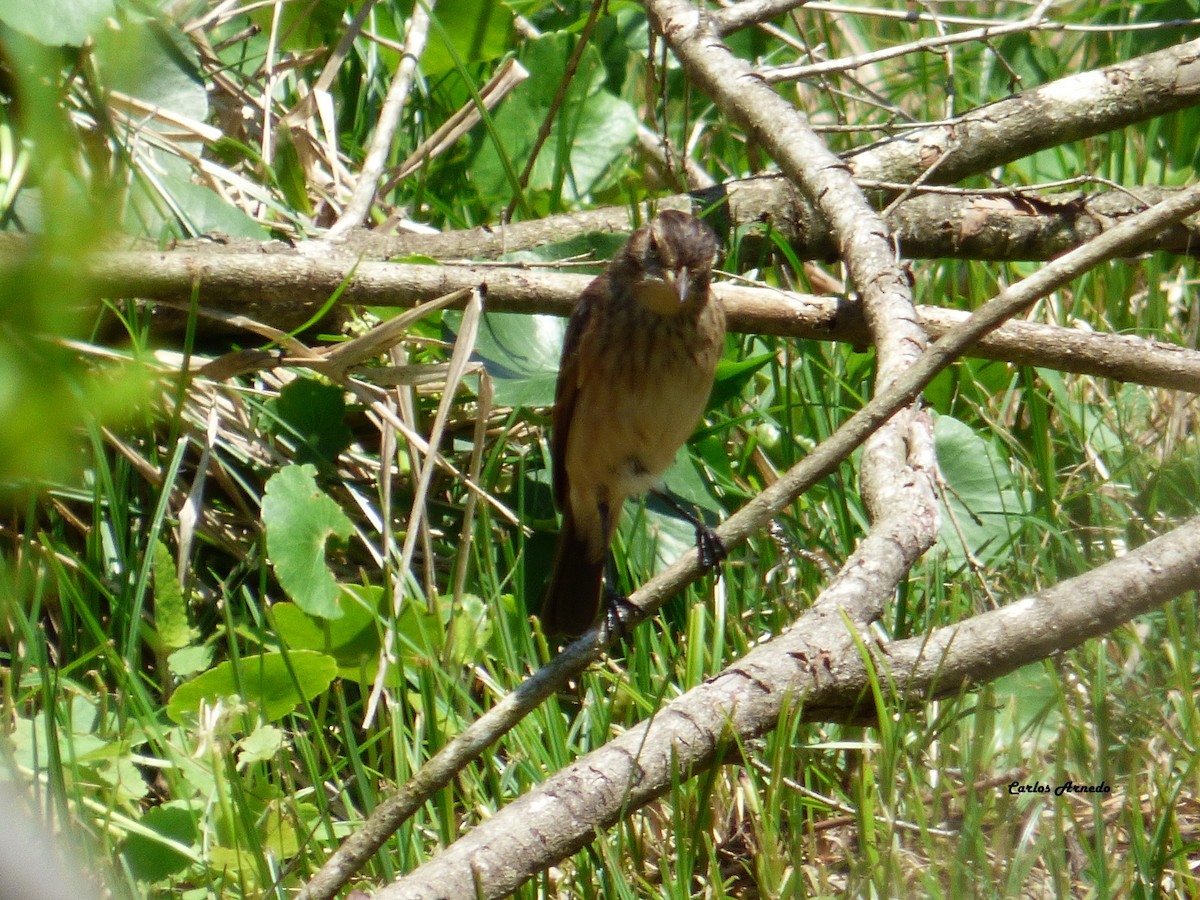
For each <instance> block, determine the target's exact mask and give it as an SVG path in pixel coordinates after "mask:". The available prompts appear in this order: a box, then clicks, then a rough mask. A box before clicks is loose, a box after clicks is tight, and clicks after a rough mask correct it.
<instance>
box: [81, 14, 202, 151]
mask: <svg viewBox="0 0 1200 900" xmlns="http://www.w3.org/2000/svg"><path fill="white" fill-rule="evenodd" d="M95 39H96V50H95V55H96V62H97V67H98V68H99V70H100V78H101V80H102V81H103V83H104V86H105V87H106V88H108V89H110V90H118V91H121V92H122V93H124V94H128V95H129V96H131V97H136V98H137V99H138V100H141V101H143V102H145V103H147V104H149V105H151V106H157V107H161V108H162V109H165V110H169V111H170V112H173V113H175V114H177V115H180V116H186V117H187V118H189V119H192V120H193V121H196V122H204V121H206V120H207V119H208V91H207V90H206V89H205V87H204V80H203V78H202V76H201V74H200V65H199V59H198V57H197V55H196V51H195V50H194V49H193V47H192V45H191V43H190V42H189V41H187V40H186V39H184V38H183V37H182V36H181V35H180V34H179V33H178V31H172V30H169V28H168V26H166V25H164V23H162V22H156V23H155V25H154V27H151V25H150V23H149V22H146V21H144V20H136V19H132V20H130V19H127V20H125V21H122V23H121V24H120V26H119V27H115V28H114V27H106V28H102V29H99V30H98V31H97V32H96V34H95ZM150 126H151V127H152V128H154V129H155V130H161V129H163V128H164V127H165V126H164V125H163V124H162V123H161V122H157V121H155V120H153V119H151V120H150Z"/></svg>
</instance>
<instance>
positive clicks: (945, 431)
mask: <svg viewBox="0 0 1200 900" xmlns="http://www.w3.org/2000/svg"><path fill="white" fill-rule="evenodd" d="M933 436H934V446H935V447H936V449H937V458H938V466H939V467H940V469H941V472H942V478H943V480H944V482H945V485H946V492H945V496H944V497H943V500H942V525H941V531H940V534H939V538H938V543H939V546H940V547H942V548H943V550H944V552H945V553H946V554H947V558H948V561H949V562H950V564H951V565H952V566H953V565H955V564H959V565H961V564H963V563H965V562H966V559H967V554H968V553H969V554H971V556H973V557H974V558H976V559H979V560H982V561H984V562H990V561H993V560H996V559H998V558H1000V557H1001V556H1003V555H1004V554H1007V553H1008V550H1009V547H1010V545H1011V543H1012V541H1013V539H1014V538H1015V537H1016V535H1017V534H1018V533H1019V532H1020V531H1021V529H1022V528H1023V525H1024V516H1025V513H1026V511H1027V510H1028V506H1029V503H1028V498H1027V497H1026V496H1025V495H1024V494H1023V493H1022V492H1021V491H1019V490H1017V488H1016V487H1015V486H1014V478H1013V473H1012V470H1011V469H1010V468H1009V465H1008V461H1007V460H1006V459H1005V458H1004V457H1003V456H1002V455H1001V454H1000V452H999V451H998V450H997V449H996V448H995V446H994V445H993V444H991V443H990V442H989V441H986V440H984V439H983V438H981V437H980V436H979V435H977V434H976V433H975V432H973V431H972V430H971V429H970V428H969V427H968V426H966V425H964V424H963V423H962V422H959V421H958V420H957V419H953V418H951V417H950V416H938V418H937V422H936V423H935V424H934V430H933Z"/></svg>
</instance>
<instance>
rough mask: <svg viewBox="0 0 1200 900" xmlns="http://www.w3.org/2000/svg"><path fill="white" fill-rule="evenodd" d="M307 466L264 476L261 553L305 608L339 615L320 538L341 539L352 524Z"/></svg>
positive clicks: (326, 615)
mask: <svg viewBox="0 0 1200 900" xmlns="http://www.w3.org/2000/svg"><path fill="white" fill-rule="evenodd" d="M316 472H317V470H316V469H315V468H313V467H312V466H286V467H284V468H283V469H280V470H279V471H278V472H276V473H275V474H274V475H272V476H271V478H270V479H269V480H268V481H267V492H266V496H264V497H263V502H262V519H263V525H264V527H265V528H266V532H267V558H268V559H269V560H270V562H271V565H272V566H273V567H274V569H275V576H276V577H277V578H278V579H279V584H280V585H281V586H282V587H283V589H284V590H285V591H286V592H287V593H288V596H290V597H291V598H292V599H293V600H295V601H296V603H297V604H298V605H299V606H300V608H301V609H303V610H304V611H305V612H308V613H311V614H312V615H315V616H321V617H323V618H326V619H337V618H340V617H341V615H342V611H341V610H340V609H339V608H338V602H337V600H338V593H339V592H338V584H337V582H336V581H334V578H333V574H332V573H331V572H330V571H329V568H328V566H326V564H325V542H326V541H327V540H328V539H329V538H330V537H338V538H341V539H343V540H345V539H346V538H348V537H350V535H351V534H353V533H354V526H353V524H352V523H351V522H350V520H349V519H348V518H347V517H346V514H345V513H343V512H342V510H341V508H340V507H339V506H338V505H337V504H336V503H334V502H333V500H332V499H331V498H330V497H329V495H328V494H326V493H325V492H324V491H322V490H321V489H320V488H319V487H317V482H316V480H315V478H314V476H315V475H316Z"/></svg>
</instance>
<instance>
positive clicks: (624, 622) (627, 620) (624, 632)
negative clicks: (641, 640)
mask: <svg viewBox="0 0 1200 900" xmlns="http://www.w3.org/2000/svg"><path fill="white" fill-rule="evenodd" d="M641 612H642V611H641V608H640V607H638V606H637V604H634V603H630V602H629V598H628V597H626V596H624V595H622V594H619V593H617V592H616V591H615V590H613V589H612V588H611V587H609V586H608V585H607V584H605V585H604V630H605V637H610V638H614V639H616V640H618V641H623V640H625V638H627V637H629V626H630V624H631V623H632V622H633V621H636V620H637V618H638V617H639V616H640V615H641Z"/></svg>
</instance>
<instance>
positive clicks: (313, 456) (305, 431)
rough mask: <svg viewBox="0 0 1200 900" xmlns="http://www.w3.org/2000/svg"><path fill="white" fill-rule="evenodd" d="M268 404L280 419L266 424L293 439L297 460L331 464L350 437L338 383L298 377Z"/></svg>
mask: <svg viewBox="0 0 1200 900" xmlns="http://www.w3.org/2000/svg"><path fill="white" fill-rule="evenodd" d="M269 406H270V408H271V409H272V410H273V411H274V413H275V415H276V416H278V418H279V421H278V422H271V423H270V424H269V425H268V428H270V430H272V431H274V432H275V433H276V434H283V435H286V436H287V437H289V438H291V440H292V441H293V442H294V443H296V462H297V463H315V464H317V465H319V466H330V465H333V464H334V463H336V462H337V458H338V455H339V454H340V453H341V452H342V451H343V450H345V449H346V448H347V447H349V446H350V442H351V440H353V437H354V435H353V434H352V433H351V431H350V428H349V426H348V425H346V400H345V395H344V394H343V393H342V389H341V388H340V387H338V386H337V385H333V384H328V383H326V382H323V381H317V380H316V379H315V378H297V379H296V380H295V381H292V382H291V383H290V384H288V385H286V386H285V387H284V389H283V390H282V391H280V392H279V398H278V399H277V400H274V401H272V402H271V403H270V404H269ZM281 425H282V426H283V427H280V426H281Z"/></svg>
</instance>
